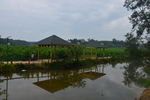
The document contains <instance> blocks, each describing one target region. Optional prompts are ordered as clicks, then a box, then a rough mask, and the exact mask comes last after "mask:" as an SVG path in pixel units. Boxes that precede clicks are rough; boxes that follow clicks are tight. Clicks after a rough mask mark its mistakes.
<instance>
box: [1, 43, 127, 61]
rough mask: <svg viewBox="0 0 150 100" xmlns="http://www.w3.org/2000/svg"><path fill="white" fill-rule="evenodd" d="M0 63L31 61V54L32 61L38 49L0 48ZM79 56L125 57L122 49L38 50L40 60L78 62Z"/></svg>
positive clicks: (30, 47)
mask: <svg viewBox="0 0 150 100" xmlns="http://www.w3.org/2000/svg"><path fill="white" fill-rule="evenodd" d="M0 52H1V53H0V61H6V60H7V59H8V60H9V61H11V60H13V61H17V60H26V61H28V60H29V59H31V54H34V55H35V57H34V60H36V59H37V54H38V47H37V46H9V47H8V48H7V46H4V45H3V46H2V45H1V46H0ZM81 55H85V56H86V55H97V56H98V57H108V56H109V57H113V58H118V59H123V58H125V57H127V54H126V53H125V50H124V49H123V48H106V49H105V50H103V49H95V48H84V47H81V46H78V45H76V46H73V47H71V48H62V47H41V48H40V59H49V58H51V59H55V60H60V59H61V60H65V61H67V60H71V59H74V60H76V61H78V60H79V59H80V58H81Z"/></svg>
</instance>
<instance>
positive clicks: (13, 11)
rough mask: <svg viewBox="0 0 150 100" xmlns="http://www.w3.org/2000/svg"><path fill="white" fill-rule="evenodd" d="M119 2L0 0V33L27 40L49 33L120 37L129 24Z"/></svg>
mask: <svg viewBox="0 0 150 100" xmlns="http://www.w3.org/2000/svg"><path fill="white" fill-rule="evenodd" d="M123 4H124V0H0V35H1V36H2V37H7V36H11V38H13V39H23V40H28V41H38V40H41V39H43V38H45V37H48V36H50V35H52V34H55V35H58V36H60V37H62V38H64V39H70V38H79V39H81V38H84V39H87V38H93V39H96V40H112V38H116V39H120V40H123V39H125V38H124V35H125V34H126V33H127V32H129V31H130V27H131V25H130V24H129V21H128V16H129V12H128V11H127V10H126V8H124V7H123Z"/></svg>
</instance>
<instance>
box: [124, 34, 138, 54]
mask: <svg viewBox="0 0 150 100" xmlns="http://www.w3.org/2000/svg"><path fill="white" fill-rule="evenodd" d="M125 36H126V41H125V42H126V51H127V52H128V53H129V56H130V57H137V56H139V49H138V47H139V41H138V38H137V37H134V35H133V34H130V33H127V34H126V35H125Z"/></svg>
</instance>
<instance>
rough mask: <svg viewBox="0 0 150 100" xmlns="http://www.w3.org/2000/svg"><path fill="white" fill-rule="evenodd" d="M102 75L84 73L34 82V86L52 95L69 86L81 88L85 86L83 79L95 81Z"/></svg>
mask: <svg viewBox="0 0 150 100" xmlns="http://www.w3.org/2000/svg"><path fill="white" fill-rule="evenodd" d="M103 75H105V74H103V73H98V72H85V73H80V74H75V75H68V76H66V75H64V76H61V77H60V76H56V77H53V78H51V79H49V80H44V81H38V82H35V83H34V84H35V85H37V86H39V87H41V88H43V89H44V90H47V91H49V92H51V93H54V92H57V91H60V90H62V89H65V88H67V87H69V86H72V87H82V88H83V87H85V85H86V81H84V79H91V80H95V79H97V78H100V77H102V76H103Z"/></svg>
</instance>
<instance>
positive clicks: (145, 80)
mask: <svg viewBox="0 0 150 100" xmlns="http://www.w3.org/2000/svg"><path fill="white" fill-rule="evenodd" d="M137 82H138V84H140V85H142V86H144V87H149V86H150V79H149V78H139V79H138V80H137Z"/></svg>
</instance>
